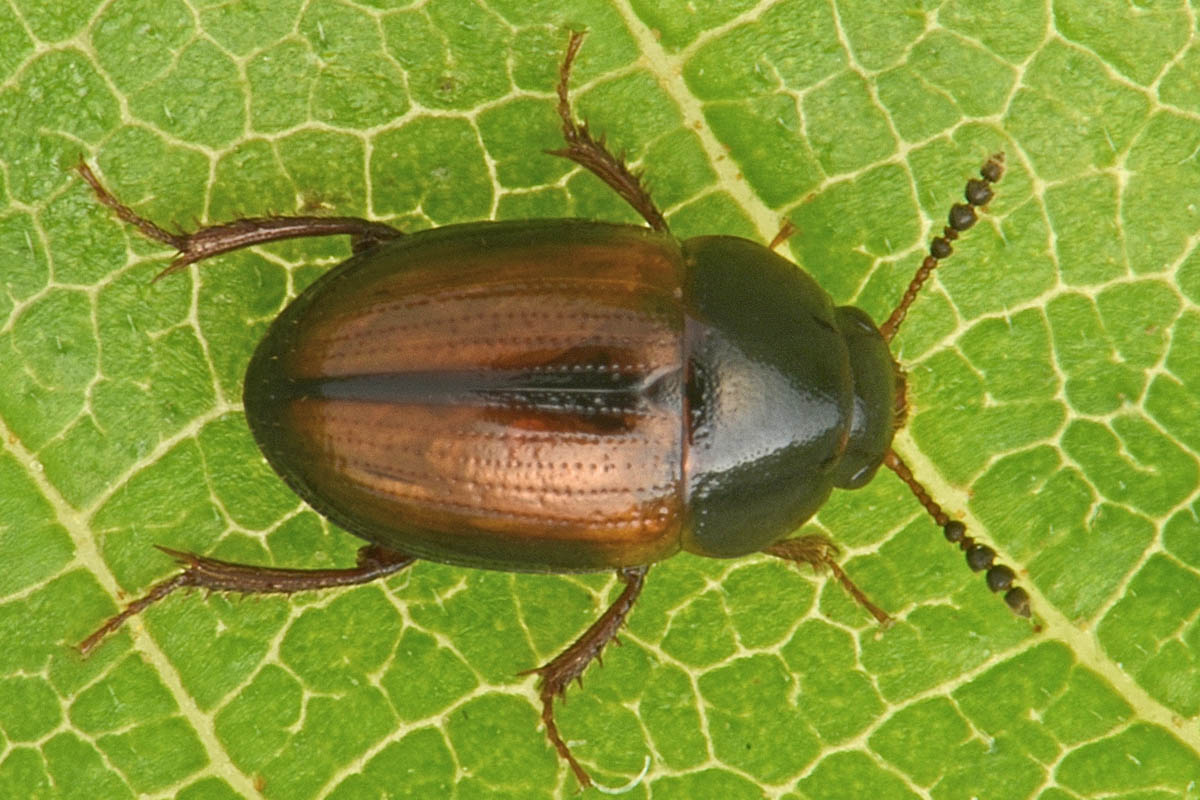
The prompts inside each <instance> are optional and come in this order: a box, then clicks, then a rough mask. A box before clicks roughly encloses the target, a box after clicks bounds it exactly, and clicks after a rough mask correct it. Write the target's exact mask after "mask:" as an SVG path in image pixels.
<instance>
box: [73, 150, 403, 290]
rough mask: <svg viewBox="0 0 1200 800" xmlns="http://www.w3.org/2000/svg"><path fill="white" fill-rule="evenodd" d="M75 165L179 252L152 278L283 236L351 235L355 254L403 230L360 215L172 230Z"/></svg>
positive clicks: (109, 200) (122, 214)
mask: <svg viewBox="0 0 1200 800" xmlns="http://www.w3.org/2000/svg"><path fill="white" fill-rule="evenodd" d="M75 169H76V171H77V172H78V173H79V175H80V177H82V178H83V180H84V181H86V182H87V185H88V186H90V187H92V191H93V192H94V193H95V194H96V199H97V200H99V201H100V202H101V203H103V204H104V205H106V206H108V207H109V208H111V209H112V210H113V213H115V214H116V215H117V217H119V218H120V219H121V221H122V222H125V223H127V224H129V225H132V226H133V227H135V228H137V230H138V232H139V233H141V234H142V235H143V236H145V237H146V238H147V239H152V240H154V241H156V242H162V243H163V244H165V245H167V246H168V247H173V248H175V250H176V251H177V252H178V255H177V256H176V257H175V258H174V259H173V260H172V261H171V264H170V265H169V266H168V267H167V268H166V269H164V270H163V271H162V272H160V273H158V275H156V276H154V280H156V281H157V280H158V279H159V278H164V277H166V276H167V275H170V274H172V273H174V272H179V271H180V270H181V269H183V268H184V267H186V266H187V265H188V264H195V263H196V262H198V261H203V260H204V259H206V258H211V257H212V256H215V255H220V254H221V253H229V252H232V251H234V250H240V249H242V248H243V247H251V246H253V245H256V244H266V243H267V242H277V241H280V240H282V239H301V238H305V237H308V236H343V235H346V236H349V237H350V244H351V247H352V249H353V250H354V252H355V253H361V252H364V251H366V250H369V249H371V248H372V247H375V246H376V245H378V244H381V243H383V242H385V241H387V240H389V239H395V238H396V237H398V236H403V235H404V232H403V231H399V230H397V229H395V228H393V227H392V226H391V225H385V224H384V223H382V222H372V221H371V220H368V219H360V218H359V217H247V218H245V219H235V220H233V221H232V222H226V223H222V224H220V225H210V226H207V227H204V228H199V229H198V230H195V231H193V232H191V233H171V232H170V231H168V230H166V229H165V228H162V227H160V226H159V225H157V224H155V223H154V222H152V221H151V220H148V219H146V218H145V217H143V216H141V215H140V214H138V213H137V212H136V211H134V210H133V209H132V208H130V207H129V206H127V205H125V204H124V203H122V202H121V201H120V200H118V199H117V197H116V196H115V195H114V194H113V193H112V192H110V191H109V190H108V189H107V188H105V186H104V184H102V183H101V182H100V179H99V178H97V177H96V174H95V173H94V172H92V170H91V167H89V166H88V165H87V164H86V163H84V161H83V160H82V159H80V161H79V163H78V164H77V165H76V166H75Z"/></svg>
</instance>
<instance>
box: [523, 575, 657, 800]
mask: <svg viewBox="0 0 1200 800" xmlns="http://www.w3.org/2000/svg"><path fill="white" fill-rule="evenodd" d="M649 569H650V568H649V567H648V566H643V567H624V568H623V569H619V570H617V576H618V577H620V579H621V580H623V581H625V590H624V591H622V592H621V596H620V597H618V598H617V599H616V601H615V602H613V604H612V605H611V606H609V607H608V610H607V611H605V612H604V613H603V614H602V615H601V616H600V619H598V620H596V621H595V622H593V623H592V626H591V627H590V628H588V629H587V630H586V631H584V633H583V635H582V636H580V637H579V638H578V639H576V640H575V641H574V642H573V643H572V644H571V646H570V647H568V648H567V649H566V650H563V651H562V652H561V653H559V654H558V655H557V656H556V657H555V658H554V660H553V661H549V662H547V663H545V664H543V665H542V666H540V667H538V668H536V669H529V670H525V671H524V672H522V673H521V674H522V675H529V674H531V673H535V672H536V673H537V674H538V676H540V678H541V682H540V684H539V685H538V694H539V696H540V697H541V700H542V724H544V725H545V726H546V736H547V737H548V738H549V739H550V744H552V745H554V749H555V750H557V751H558V754H559V756H561V757H562V758H563V760H564V761H566V762H567V763H568V764H570V765H571V770H572V771H573V772H574V773H575V778H576V779H577V780H578V781H579V784H580V787H581V788H585V789H586V788H587V787H588V786H591V785H592V779H591V777H590V776H589V775H588V774H587V770H585V769H584V768H583V766H582V765H580V763H579V762H578V761H576V760H575V756H573V755H571V748H569V747H567V743H566V742H564V741H563V738H562V736H561V735H560V734H559V732H558V725H556V724H555V722H554V698H556V697H562V696H563V694H564V693H565V692H566V690H567V687H568V686H570V685H571V681H575V680H580V679H581V678H582V677H583V672H584V670H586V669H587V667H588V664H590V663H591V662H592V660H593V659H596V660H599V658H600V651H601V650H603V649H604V645H606V644H608V643H609V642H610V641H612V640H613V639H615V638H616V636H617V630H618V629H620V627H621V625H622V624H623V623H624V622H625V617H627V616H628V615H629V611H630V609H632V608H633V604H634V603H635V602H636V601H637V598H638V595H639V594H641V593H642V585H643V584H644V583H645V581H646V572H647V570H649Z"/></svg>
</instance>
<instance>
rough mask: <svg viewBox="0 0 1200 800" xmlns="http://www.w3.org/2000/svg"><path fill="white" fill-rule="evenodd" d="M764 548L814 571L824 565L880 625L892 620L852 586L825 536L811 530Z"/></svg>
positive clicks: (832, 545) (835, 552) (831, 543)
mask: <svg viewBox="0 0 1200 800" xmlns="http://www.w3.org/2000/svg"><path fill="white" fill-rule="evenodd" d="M763 552H764V553H767V554H768V555H772V556H776V557H777V558H783V559H787V560H788V561H794V562H796V563H798V564H801V563H803V564H810V565H811V566H812V568H813V570H814V571H815V570H820V569H821V568H823V567H824V568H827V569H828V570H829V571H830V572H832V573H833V577H835V578H837V579H838V582H839V583H840V584H842V588H844V589H845V590H846V591H847V592H848V593H849V594H850V596H851V597H853V598H854V599H855V600H857V601H858V603H859V605H861V606H862V607H863V608H865V609H866V610H867V611H870V612H871V616H873V617H875V619H877V620H879V624H880V625H888V624H890V623H891V621H892V618H891V617H889V616H888V614H887V612H886V611H884V610H883V609H882V608H880V607H879V606H877V605H875V604H874V603H872V602H871V600H870V598H868V597H867V596H866V595H865V594H863V591H862V589H859V588H858V587H857V586H855V585H854V581H852V580H850V577H849V576H848V575H846V573H845V571H844V570H842V568H841V567H839V566H838V563H837V561H836V560H835V559H836V556H837V554H838V549H837V545H835V544H834V543H833V542H831V541H829V540H828V539H826V538H825V537H824V536H820V535H818V534H815V533H814V534H809V535H807V536H798V537H797V538H795V539H784V540H783V541H782V542H776V543H775V544H773V545H771V546H770V547H765V548H763Z"/></svg>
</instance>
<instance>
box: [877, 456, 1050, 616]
mask: <svg viewBox="0 0 1200 800" xmlns="http://www.w3.org/2000/svg"><path fill="white" fill-rule="evenodd" d="M883 463H884V465H886V466H887V468H888V469H890V470H891V471H892V472H894V473H896V474H897V475H898V476H899V477H900V480H902V481H904V483H905V484H907V485H908V488H909V489H911V490H912V493H913V494H914V495H916V496H917V500H919V501H920V503H921V505H922V506H924V507H925V510H926V511H928V512H929V516H931V517H933V520H934V522H936V523H937V524H938V525H940V526H941V527H942V532H943V533H945V534H946V541H948V542H950V543H952V544H957V545H958V547H959V549H960V550H962V551H963V552H964V553H966V554H967V566H969V567H970V568H971V570H972V571H973V572H980V571H981V570H985V569H986V570H987V575H986V576H985V577H986V578H987V585H988V588H989V589H991V590H992V591H993V592H999V591H1001V590H1007V591H1005V593H1004V602H1005V603H1006V604H1008V607H1009V608H1010V609H1012V612H1013V613H1014V614H1017V615H1018V616H1022V617H1028V616H1029V615H1030V609H1029V593H1028V592H1026V591H1025V590H1024V589H1022V588H1021V587H1020V586H1013V582H1014V581H1015V580H1016V579H1017V574H1016V573H1015V572H1013V570H1012V568H1011V567H1009V566H1007V565H1005V564H997V563H996V551H995V550H993V549H992V548H990V547H988V546H987V545H986V544H980V543H979V542H977V541H976V540H975V539H972V538H971V537H970V536H967V526H966V525H964V524H963V523H961V522H959V521H958V520H956V519H950V517H948V516H946V512H945V511H943V510H942V507H941V506H939V505H938V504H937V502H936V501H935V500H934V499H933V498H932V497H930V496H929V492H927V491H925V487H924V486H922V485H921V484H920V483H919V482H918V481H917V479H916V478H914V477H913V474H912V470H910V469H909V468H908V465H907V464H905V463H904V462H903V461H901V460H900V456H898V455H896V451H895V450H891V449H889V450H888V451H887V455H885V456H884V457H883Z"/></svg>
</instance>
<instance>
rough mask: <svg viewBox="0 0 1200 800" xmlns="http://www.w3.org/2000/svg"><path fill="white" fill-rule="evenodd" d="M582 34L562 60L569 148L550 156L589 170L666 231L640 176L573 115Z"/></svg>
mask: <svg viewBox="0 0 1200 800" xmlns="http://www.w3.org/2000/svg"><path fill="white" fill-rule="evenodd" d="M583 36H584V35H583V33H581V32H579V31H572V32H571V40H570V42H568V43H567V53H566V55H565V56H563V62H562V66H560V67H559V68H558V89H557V91H558V116H559V117H560V118H561V119H562V123H563V127H562V131H563V139H565V140H566V142H567V146H566V147H565V148H563V149H562V150H549V151H547V152H549V153H550V154H551V155H555V156H562V157H563V158H568V159H570V160H571V161H574V162H575V163H576V164H578V165H580V166H581V167H585V168H587V169H588V170H589V171H590V172H591V173H592V174H593V175H595V176H596V177H598V178H599V179H600V180H602V181H604V182H605V183H607V184H608V185H609V186H611V187H612V188H613V191H615V192H616V193H617V194H619V195H621V197H622V198H624V199H625V202H627V203H629V205H631V206H633V210H634V211H636V212H638V213H639V214H641V215H642V218H643V219H645V220H646V222H647V223H648V224H649V225H650V227H651V228H653V229H654V230H656V231H666V230H667V221H666V219H664V218H663V215H662V212H661V211H659V210H658V208H657V207H656V206H655V205H654V201H653V200H651V199H650V193H649V192H647V191H646V189H645V187H643V186H642V180H641V176H640V175H638V174H637V173H634V172H631V171H630V169H629V167H627V166H626V165H625V162H624V161H623V160H621V159H620V158H617V157H616V156H614V155H613V154H612V153H610V152H608V148H607V147H605V146H604V137H603V136H601V137H600V139H599V140H598V141H597V140H596V139H593V138H592V134H591V132H590V131H589V130H588V126H587V123H586V122H576V121H575V115H574V114H573V113H572V112H571V100H570V92H569V89H568V88H567V84H568V83H569V81H570V78H571V64H572V63H574V61H575V56H576V54H577V53H578V52H579V46H580V45H582V44H583Z"/></svg>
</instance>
